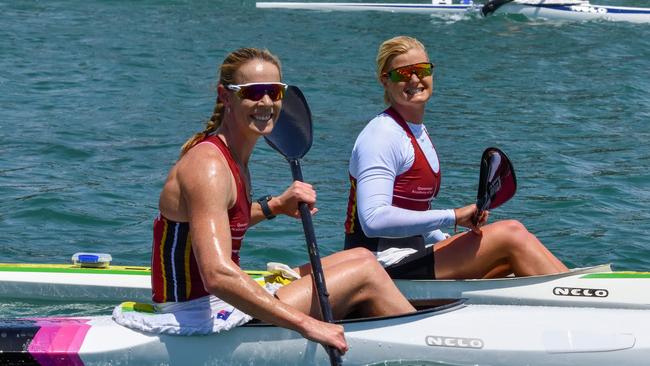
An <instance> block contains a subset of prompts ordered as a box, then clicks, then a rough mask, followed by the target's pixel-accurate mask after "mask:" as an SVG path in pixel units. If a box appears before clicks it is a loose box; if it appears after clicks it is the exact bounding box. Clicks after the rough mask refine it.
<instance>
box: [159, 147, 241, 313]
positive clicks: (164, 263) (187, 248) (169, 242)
mask: <svg viewBox="0 0 650 366" xmlns="http://www.w3.org/2000/svg"><path fill="white" fill-rule="evenodd" d="M201 143H211V144H213V145H214V146H216V147H217V148H218V149H219V150H220V151H221V153H222V154H223V156H224V157H225V158H226V161H227V162H228V167H229V168H230V171H231V172H232V174H233V176H234V177H235V182H236V185H237V201H236V202H235V205H234V206H233V207H232V208H230V209H229V210H228V219H229V220H230V235H231V237H232V260H233V262H235V263H237V265H239V250H240V248H241V243H242V239H243V238H244V234H246V230H247V229H248V226H249V223H250V216H251V202H250V200H249V198H248V194H247V193H246V184H245V183H244V181H243V179H242V177H241V173H240V171H239V167H238V166H237V163H235V160H234V159H233V157H232V154H231V153H230V150H229V149H228V147H227V146H226V145H225V144H224V143H223V141H221V139H220V138H219V137H218V136H209V137H207V138H206V139H205V140H203V141H202V142H201ZM151 289H152V299H153V301H154V302H157V303H162V302H168V301H188V300H192V299H196V298H198V297H202V296H206V295H208V292H207V291H206V290H205V288H204V286H203V281H202V280H201V274H200V273H199V269H198V265H197V263H196V258H195V257H194V252H193V251H192V239H191V238H190V224H189V223H188V222H175V221H172V220H168V219H167V218H165V217H164V216H162V215H161V214H160V215H158V217H156V219H155V220H154V224H153V250H152V254H151Z"/></svg>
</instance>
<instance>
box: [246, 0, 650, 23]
mask: <svg viewBox="0 0 650 366" xmlns="http://www.w3.org/2000/svg"><path fill="white" fill-rule="evenodd" d="M490 3H492V4H497V6H496V9H495V10H494V13H495V14H523V15H525V16H527V17H529V18H544V19H556V20H570V21H575V20H578V21H586V20H608V21H623V22H632V23H650V8H641V7H625V6H610V5H597V4H591V3H590V2H589V1H581V0H513V1H499V0H496V1H495V0H491V1H488V2H487V3H485V4H477V3H473V2H472V1H469V0H461V1H460V2H456V3H453V2H452V1H451V0H432V3H430V4H426V3H421V4H418V3H334V2H327V3H309V2H257V3H256V7H257V8H262V9H302V10H332V11H385V12H393V13H421V14H465V13H478V14H480V13H483V14H487V13H489V11H486V10H485V7H486V6H487V4H490Z"/></svg>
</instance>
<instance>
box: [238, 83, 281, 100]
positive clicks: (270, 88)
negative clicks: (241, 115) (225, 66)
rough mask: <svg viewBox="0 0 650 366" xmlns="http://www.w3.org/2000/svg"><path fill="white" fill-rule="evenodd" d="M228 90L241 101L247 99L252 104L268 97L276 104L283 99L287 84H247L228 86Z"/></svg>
mask: <svg viewBox="0 0 650 366" xmlns="http://www.w3.org/2000/svg"><path fill="white" fill-rule="evenodd" d="M226 88H227V89H228V90H232V91H234V92H235V94H237V96H239V97H240V98H242V99H249V100H252V101H254V102H257V101H258V100H261V99H262V98H264V96H265V95H268V96H269V98H271V100H272V101H274V102H277V101H278V100H281V99H282V98H284V92H285V91H286V90H287V84H284V83H247V84H228V85H226Z"/></svg>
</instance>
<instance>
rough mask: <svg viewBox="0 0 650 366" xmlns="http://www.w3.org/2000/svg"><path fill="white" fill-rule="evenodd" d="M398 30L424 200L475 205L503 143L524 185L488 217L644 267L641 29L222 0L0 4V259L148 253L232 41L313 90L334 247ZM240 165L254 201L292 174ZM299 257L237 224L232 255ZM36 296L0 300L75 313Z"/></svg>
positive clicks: (323, 217)
mask: <svg viewBox="0 0 650 366" xmlns="http://www.w3.org/2000/svg"><path fill="white" fill-rule="evenodd" d="M602 3H606V4H612V5H613V4H616V5H632V6H634V5H636V6H642V5H644V4H645V5H647V4H646V3H645V2H643V1H636V2H635V1H627V2H621V1H619V2H616V1H613V0H612V1H603V2H602ZM401 34H406V35H411V36H414V37H417V38H418V39H420V40H421V41H422V42H423V43H424V44H425V46H426V47H427V48H428V50H429V53H430V56H431V60H432V61H433V62H434V63H435V64H436V94H435V96H434V98H433V99H432V101H431V102H430V103H429V105H428V109H427V115H426V125H427V127H428V129H429V131H430V133H431V137H432V140H433V142H434V144H435V145H436V147H437V149H438V152H439V155H440V160H441V164H442V169H443V181H442V188H441V193H440V195H439V197H438V199H437V200H436V201H435V202H434V208H450V207H458V206H463V205H466V204H469V203H471V202H472V201H473V200H474V199H475V196H476V184H477V180H478V171H479V159H480V156H481V153H482V151H483V149H484V148H485V147H488V146H498V147H500V148H501V149H503V150H504V151H506V152H507V153H508V154H509V155H510V158H511V160H512V161H513V163H514V165H515V169H516V172H517V177H518V182H519V187H518V188H519V189H518V192H517V195H516V196H515V198H513V199H512V200H511V201H510V202H508V203H507V204H505V205H504V206H502V207H500V208H498V209H496V210H494V211H493V212H492V215H491V218H493V219H495V220H497V219H504V218H516V219H519V220H521V221H522V222H523V223H524V224H525V225H526V226H527V227H528V228H529V230H530V231H532V232H534V233H535V234H536V235H538V237H539V238H540V239H541V240H542V241H543V242H544V243H545V244H546V245H547V246H548V247H549V248H550V249H551V250H552V251H553V253H555V254H556V255H557V256H558V257H559V258H560V259H561V260H563V261H564V262H565V263H566V264H567V265H568V266H570V267H575V266H588V265H595V264H599V263H612V264H613V265H614V268H615V269H618V270H648V269H650V244H649V243H648V240H647V238H646V237H647V234H646V232H647V230H648V225H649V223H650V209H649V208H648V206H649V204H650V173H649V169H648V168H649V167H650V146H649V145H648V143H647V142H648V141H649V140H650V126H649V124H650V72H649V71H648V70H650V24H631V23H612V22H605V21H594V22H557V21H546V20H530V19H526V18H525V17H522V16H503V15H500V16H494V17H490V18H481V17H479V16H475V15H466V16H456V17H431V16H429V15H418V14H398V13H375V12H350V13H345V12H325V11H296V10H271V9H256V8H255V3H254V2H253V1H232V0H229V1H214V0H211V1H207V0H205V1H202V0H187V1H167V0H165V1H163V0H143V1H121V0H115V1H95V0H84V1H74V0H70V1H57V0H51V1H32V0H24V1H3V0H0V231H1V233H2V234H1V235H0V262H46V263H61V262H68V261H69V260H70V256H71V255H72V254H73V253H75V252H80V251H95V252H108V253H111V254H112V255H113V258H114V262H115V263H119V264H131V265H146V264H148V263H149V257H150V250H151V223H152V220H153V218H154V217H155V215H156V214H157V201H158V194H159V192H160V189H161V188H162V184H163V182H164V179H165V177H166V174H167V172H168V170H169V168H170V167H171V166H172V165H173V164H174V162H175V160H176V159H177V157H178V153H179V148H180V146H181V145H182V144H183V142H184V141H185V140H186V139H187V138H188V137H190V136H191V135H192V134H193V133H195V132H197V131H199V130H202V129H203V126H204V124H205V121H206V119H207V118H208V117H209V115H210V113H211V111H212V109H213V106H214V100H215V88H216V73H217V67H218V65H219V64H220V63H221V62H222V60H223V58H224V57H225V55H226V54H227V53H228V52H229V51H231V50H233V49H235V48H238V47H243V46H253V47H264V48H269V49H270V50H271V51H272V52H274V53H275V54H277V55H278V56H279V57H280V58H281V60H282V63H283V72H284V78H285V81H286V82H288V83H290V84H295V85H298V86H299V87H300V88H301V89H302V90H303V92H304V93H305V95H306V97H307V100H308V101H309V103H310V106H311V109H312V112H313V119H314V142H313V147H312V148H311V151H310V152H309V153H308V155H307V156H306V157H305V159H304V161H303V174H304V177H305V179H306V180H307V181H309V182H310V183H313V184H314V185H315V186H316V187H317V190H318V206H319V208H320V212H319V213H318V214H317V215H316V216H315V217H314V223H315V228H316V234H317V237H318V242H319V244H320V247H321V253H322V254H329V253H332V252H335V251H337V250H340V249H341V248H342V239H343V221H344V219H345V210H346V204H347V196H348V189H349V185H348V173H347V163H348V158H349V153H350V150H351V148H352V145H353V143H354V140H355V137H356V135H357V133H358V132H359V131H360V130H361V129H362V128H363V126H364V125H365V123H366V122H367V121H368V120H369V119H370V118H372V117H373V116H374V115H375V114H376V113H378V112H380V111H381V110H382V109H383V108H384V104H383V100H382V89H381V86H380V85H379V83H378V82H377V81H376V79H375V78H374V67H375V64H374V59H375V56H376V51H377V47H378V46H379V44H380V43H381V42H382V41H383V40H385V39H387V38H389V37H392V36H395V35H401ZM251 171H252V175H253V189H254V193H253V195H254V197H257V196H261V195H265V194H279V193H280V192H282V190H283V189H284V188H285V187H286V186H287V185H288V184H289V183H290V182H291V173H290V170H289V166H288V164H287V163H286V162H285V161H284V160H283V159H282V158H281V157H280V156H279V155H278V154H277V153H276V152H274V151H273V150H271V149H270V148H269V147H268V146H267V145H266V144H265V143H264V142H263V141H260V143H259V144H258V147H257V149H256V151H255V153H254V156H253V159H252V163H251ZM450 230H452V229H451V228H450ZM306 260H307V254H306V250H305V245H304V236H303V234H302V226H301V224H300V222H299V221H297V220H294V219H290V218H286V217H282V218H278V219H276V220H274V221H270V222H264V223H261V224H260V225H258V226H257V227H254V228H253V229H251V230H250V231H249V233H248V234H247V237H246V241H245V245H244V250H243V260H242V264H243V266H244V267H246V268H260V267H264V266H265V263H266V262H268V261H282V262H285V263H288V264H291V265H296V264H300V263H302V262H305V261H306ZM41 305H44V306H41V307H36V308H37V309H39V310H32V309H34V307H33V306H32V304H28V303H18V304H3V306H2V307H0V312H1V313H2V314H3V315H4V314H10V315H14V314H25V313H28V314H32V313H37V314H40V315H50V314H54V313H60V312H63V313H72V314H75V313H77V312H78V308H77V307H68V308H65V307H64V308H60V305H56V306H55V305H52V306H51V307H48V306H47V305H48V304H41ZM84 309H87V308H84ZM105 310H106V309H104V308H102V309H97V310H96V312H98V313H99V312H103V311H105Z"/></svg>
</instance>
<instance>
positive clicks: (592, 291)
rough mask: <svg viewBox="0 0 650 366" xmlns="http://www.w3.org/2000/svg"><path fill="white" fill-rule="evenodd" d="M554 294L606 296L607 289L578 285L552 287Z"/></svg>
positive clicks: (607, 294) (607, 293)
mask: <svg viewBox="0 0 650 366" xmlns="http://www.w3.org/2000/svg"><path fill="white" fill-rule="evenodd" d="M553 295H556V296H580V297H607V296H609V291H607V290H605V289H603V288H579V287H556V288H554V289H553Z"/></svg>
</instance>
